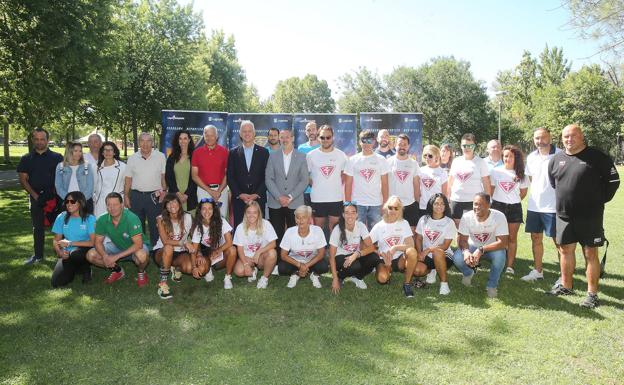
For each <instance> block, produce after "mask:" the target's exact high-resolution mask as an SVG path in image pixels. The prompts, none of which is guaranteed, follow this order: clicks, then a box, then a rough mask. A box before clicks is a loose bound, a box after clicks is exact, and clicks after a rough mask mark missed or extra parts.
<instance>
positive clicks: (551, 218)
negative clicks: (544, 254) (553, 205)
mask: <svg viewBox="0 0 624 385" xmlns="http://www.w3.org/2000/svg"><path fill="white" fill-rule="evenodd" d="M556 222H557V215H556V214H555V213H538V212H537V211H527V216H526V224H525V225H524V231H525V232H527V233H541V232H543V233H544V234H546V236H547V237H550V238H554V237H556V236H557V231H556V230H557V229H556V227H557V226H556V225H555V223H556Z"/></svg>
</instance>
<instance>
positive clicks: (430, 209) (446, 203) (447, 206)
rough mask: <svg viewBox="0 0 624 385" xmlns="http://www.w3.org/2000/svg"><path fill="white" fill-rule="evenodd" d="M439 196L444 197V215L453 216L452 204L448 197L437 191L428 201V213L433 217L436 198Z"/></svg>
mask: <svg viewBox="0 0 624 385" xmlns="http://www.w3.org/2000/svg"><path fill="white" fill-rule="evenodd" d="M438 198H442V200H443V201H444V216H445V217H450V216H451V205H450V204H449V201H448V199H447V198H446V196H445V195H444V194H442V193H435V194H433V195H432V196H431V198H429V201H428V202H427V208H426V209H425V210H426V215H428V216H429V217H430V218H433V203H434V202H435V201H436V199H438Z"/></svg>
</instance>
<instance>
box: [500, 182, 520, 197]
mask: <svg viewBox="0 0 624 385" xmlns="http://www.w3.org/2000/svg"><path fill="white" fill-rule="evenodd" d="M498 187H500V188H501V189H503V191H504V192H506V193H507V194H509V192H510V191H511V190H513V189H514V187H516V182H502V181H501V182H498Z"/></svg>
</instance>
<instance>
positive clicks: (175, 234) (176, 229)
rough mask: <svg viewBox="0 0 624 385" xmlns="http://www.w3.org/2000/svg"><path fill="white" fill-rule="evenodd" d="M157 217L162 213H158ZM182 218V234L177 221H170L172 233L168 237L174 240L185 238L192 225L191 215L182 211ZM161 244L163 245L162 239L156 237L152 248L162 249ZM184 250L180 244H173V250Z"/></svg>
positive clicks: (160, 216)
mask: <svg viewBox="0 0 624 385" xmlns="http://www.w3.org/2000/svg"><path fill="white" fill-rule="evenodd" d="M158 218H161V219H162V215H159V216H158ZM182 220H183V221H184V234H182V231H181V229H180V224H179V223H177V222H172V223H171V225H172V226H171V227H172V230H173V234H172V235H170V236H169V237H170V238H171V239H172V240H174V241H179V240H181V239H184V240H186V239H187V238H188V236H189V234H190V232H191V227H193V217H191V214H189V213H184V215H183V216H182ZM163 246H164V245H163V242H162V239H160V237H158V242H156V244H155V245H154V250H158V249H162V248H163ZM184 250H186V248H185V247H182V246H175V247H174V248H173V251H184Z"/></svg>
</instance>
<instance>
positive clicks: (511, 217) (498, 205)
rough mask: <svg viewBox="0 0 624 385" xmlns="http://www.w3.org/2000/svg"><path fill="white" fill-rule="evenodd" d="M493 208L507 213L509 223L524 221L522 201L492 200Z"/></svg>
mask: <svg viewBox="0 0 624 385" xmlns="http://www.w3.org/2000/svg"><path fill="white" fill-rule="evenodd" d="M492 208H493V209H494V210H498V211H500V212H501V213H503V214H505V218H507V223H524V221H523V220H522V203H503V202H499V201H492Z"/></svg>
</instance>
